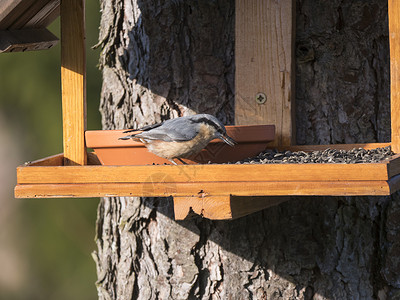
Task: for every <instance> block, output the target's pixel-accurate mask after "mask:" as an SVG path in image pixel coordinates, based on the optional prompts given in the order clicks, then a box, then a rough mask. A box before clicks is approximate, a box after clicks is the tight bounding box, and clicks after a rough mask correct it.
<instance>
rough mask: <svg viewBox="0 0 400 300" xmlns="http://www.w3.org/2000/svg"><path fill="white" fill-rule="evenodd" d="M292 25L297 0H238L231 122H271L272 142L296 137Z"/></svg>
mask: <svg viewBox="0 0 400 300" xmlns="http://www.w3.org/2000/svg"><path fill="white" fill-rule="evenodd" d="M294 26H295V1H292V0H282V1H275V0H250V1H247V0H236V21H235V30H236V31H235V61H236V62H235V63H236V76H235V89H236V92H235V123H236V125H247V124H274V125H275V126H276V138H275V141H274V142H273V143H274V144H273V145H274V146H275V147H276V146H286V145H291V144H292V141H293V140H294V137H295V133H294V116H293V112H294V105H293V101H294V36H295V30H294ZM258 93H263V94H265V95H266V102H265V103H263V104H258V103H257V102H256V96H257V94H258Z"/></svg>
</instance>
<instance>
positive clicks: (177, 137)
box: [119, 114, 236, 165]
mask: <svg viewBox="0 0 400 300" xmlns="http://www.w3.org/2000/svg"><path fill="white" fill-rule="evenodd" d="M133 131H141V132H140V133H134V134H131V135H128V136H124V137H121V138H119V139H120V140H129V139H133V140H135V141H141V142H142V143H143V144H144V145H145V146H146V147H147V149H148V150H149V151H150V152H152V153H154V154H155V155H157V156H160V157H163V158H166V159H168V160H169V161H170V162H172V163H173V164H175V165H176V163H175V162H174V161H173V159H175V158H176V159H179V160H180V161H181V162H182V163H184V164H185V162H184V161H183V160H181V158H187V157H189V156H191V155H194V154H197V153H199V152H200V151H201V150H202V149H203V148H205V147H206V146H207V145H208V143H209V142H210V141H211V140H213V139H220V140H222V141H224V142H225V143H227V144H228V145H230V146H234V145H235V144H236V142H235V141H234V140H233V139H232V138H231V137H229V136H228V135H227V134H226V129H225V127H224V125H222V123H221V122H220V121H219V120H218V119H217V118H215V117H214V116H212V115H208V114H198V115H193V116H185V117H180V118H176V119H170V120H167V121H165V122H162V123H158V124H154V125H148V126H145V127H143V128H140V129H130V130H126V131H124V133H128V132H133Z"/></svg>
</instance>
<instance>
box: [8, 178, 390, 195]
mask: <svg viewBox="0 0 400 300" xmlns="http://www.w3.org/2000/svg"><path fill="white" fill-rule="evenodd" d="M199 193H204V194H206V195H208V196H210V197H211V196H228V195H234V196H295V195H299V196H310V195H320V196H366V195H377V196H378V195H379V196H383V195H390V193H391V190H390V187H389V184H388V182H387V181H382V180H375V181H288V182H279V181H277V182H274V181H269V182H203V183H198V182H186V183H179V184H175V185H174V184H171V183H158V184H154V183H76V184H51V183H50V184H18V185H17V186H16V187H15V197H16V198H70V197H72V198H73V197H78V198H81V197H82V198H84V197H121V196H122V197H124V196H125V197H129V196H142V197H168V196H174V197H176V196H197V195H198V194H199Z"/></svg>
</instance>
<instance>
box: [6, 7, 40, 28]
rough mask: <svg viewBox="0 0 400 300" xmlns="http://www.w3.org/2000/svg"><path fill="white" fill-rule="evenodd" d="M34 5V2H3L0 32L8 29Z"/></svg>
mask: <svg viewBox="0 0 400 300" xmlns="http://www.w3.org/2000/svg"><path fill="white" fill-rule="evenodd" d="M34 3H35V0H3V1H2V2H1V10H0V30H5V29H9V28H10V27H11V26H12V24H13V23H14V21H15V20H18V19H19V18H21V16H22V15H23V14H24V13H25V12H26V11H27V10H29V8H30V7H31V5H32V4H34Z"/></svg>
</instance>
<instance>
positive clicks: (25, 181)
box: [0, 0, 400, 220]
mask: <svg viewBox="0 0 400 300" xmlns="http://www.w3.org/2000/svg"><path fill="white" fill-rule="evenodd" d="M6 2H7V3H8V2H15V3H20V2H21V3H22V1H6ZM295 2H296V1H293V0H283V1H273V0H252V1H245V0H236V20H235V26H236V29H235V30H236V31H235V34H236V36H235V48H236V50H235V53H236V57H235V60H236V75H235V85H236V86H235V90H236V92H235V120H236V125H259V124H270V125H274V128H275V139H274V141H273V142H271V143H269V144H268V148H278V149H284V150H290V151H298V150H302V151H314V150H322V149H327V148H331V149H344V150H350V149H353V148H358V147H361V148H365V149H371V148H379V147H386V146H391V149H392V151H394V153H396V154H395V155H394V156H393V157H391V158H390V159H387V160H384V161H381V162H379V163H361V164H268V165H261V164H254V165H250V164H245V165H236V164H197V165H177V166H174V165H113V166H108V165H101V163H100V161H99V159H98V157H97V156H96V154H94V153H88V152H87V148H86V147H87V145H86V144H85V132H86V95H85V84H86V71H85V46H84V32H85V30H84V1H83V0H63V1H62V2H61V4H60V5H61V6H60V12H61V65H62V67H61V69H62V70H61V75H62V103H63V141H64V154H59V155H56V156H52V157H48V158H45V159H42V160H38V161H35V162H31V163H27V164H25V165H23V166H20V167H18V168H17V186H16V187H15V197H17V198H58V197H111V196H115V197H117V196H118V197H119V196H123V197H130V196H142V197H169V196H172V197H173V198H174V211H175V218H176V219H177V220H180V219H184V218H186V217H187V216H190V215H191V214H192V213H193V212H194V213H196V214H199V215H202V216H203V217H206V218H210V219H232V218H237V217H241V216H244V215H247V214H249V213H252V212H256V211H259V210H261V209H264V208H267V207H270V206H273V205H276V204H278V203H281V202H283V201H287V200H289V199H290V196H294V195H305V196H311V195H313V196H314V195H321V196H322V195H323V196H363V195H380V196H382V195H390V194H391V193H393V192H395V191H397V190H399V189H400V116H399V112H400V67H399V66H400V17H399V16H400V1H396V0H389V11H388V14H389V31H390V32H389V37H390V60H391V62H390V72H391V132H392V138H391V141H390V142H389V143H383V144H378V143H372V144H353V145H314V146H312V145H311V146H296V145H294V136H295V134H294V133H295V124H294V119H295V118H294V113H293V112H294V101H293V100H294V88H293V86H294V69H295V68H294V65H295V64H294V32H295V31H294V24H295V18H294V17H295ZM1 17H2V14H1V7H0V24H1V21H2V20H1ZM16 19H18V18H16ZM14 21H15V20H14ZM0 41H1V37H0ZM265 196H268V197H265Z"/></svg>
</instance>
